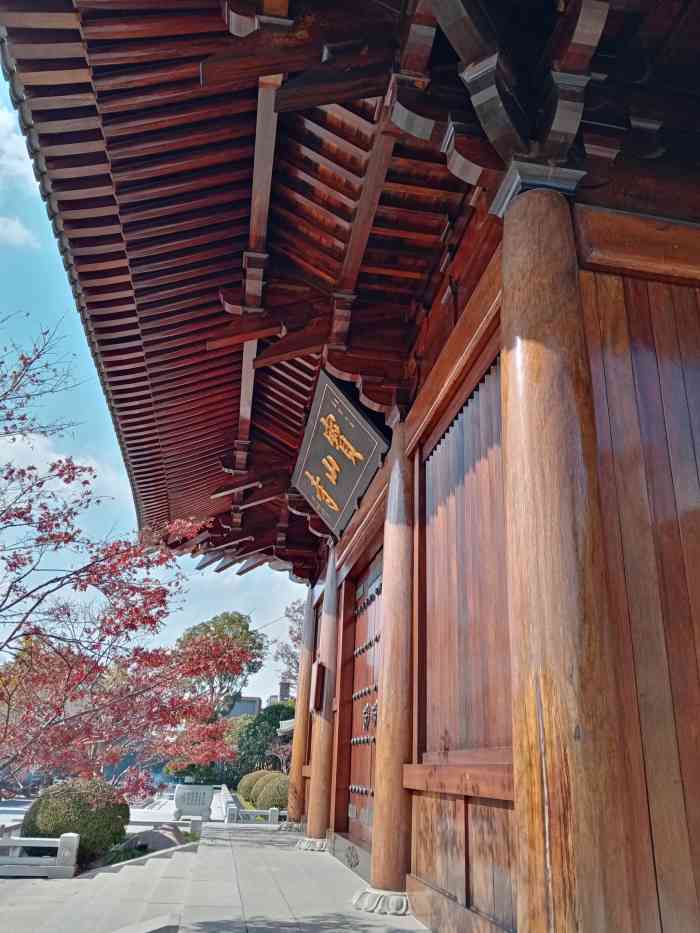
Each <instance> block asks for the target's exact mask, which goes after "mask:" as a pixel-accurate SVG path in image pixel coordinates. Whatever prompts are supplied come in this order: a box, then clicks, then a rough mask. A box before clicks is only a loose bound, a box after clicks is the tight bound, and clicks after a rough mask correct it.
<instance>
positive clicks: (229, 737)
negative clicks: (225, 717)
mask: <svg viewBox="0 0 700 933" xmlns="http://www.w3.org/2000/svg"><path fill="white" fill-rule="evenodd" d="M254 719H255V716H252V715H250V714H249V713H244V714H243V715H242V716H232V717H231V719H230V720H229V722H230V726H229V727H228V730H227V731H226V741H227V742H228V744H229V745H230V746H231V748H234V749H236V750H237V749H238V743H239V742H240V740H241V735H242V734H243V733H244V732H245V730H246V729H247V728H248V726H249V725H250V724H251V723H252V721H253V720H254Z"/></svg>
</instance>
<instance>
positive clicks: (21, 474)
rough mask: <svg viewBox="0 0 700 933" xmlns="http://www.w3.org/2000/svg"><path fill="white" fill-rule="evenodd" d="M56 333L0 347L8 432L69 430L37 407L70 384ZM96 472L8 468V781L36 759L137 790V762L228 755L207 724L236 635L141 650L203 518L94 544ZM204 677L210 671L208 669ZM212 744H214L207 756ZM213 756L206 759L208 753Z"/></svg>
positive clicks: (1, 598) (4, 743)
mask: <svg viewBox="0 0 700 933" xmlns="http://www.w3.org/2000/svg"><path fill="white" fill-rule="evenodd" d="M58 344H59V338H58V335H57V334H56V333H55V332H50V331H42V332H41V334H40V336H39V338H38V339H37V340H36V341H34V343H33V344H32V346H31V347H29V349H27V350H22V349H21V348H18V347H17V346H15V345H12V344H10V345H9V346H7V347H5V348H4V353H3V354H2V355H1V356H0V439H3V440H4V443H5V445H7V444H8V443H9V444H12V443H16V442H17V441H19V440H27V439H29V440H31V438H32V437H36V436H40V435H47V434H56V433H60V431H61V429H62V428H63V427H65V423H64V422H61V421H60V419H59V420H53V421H52V420H48V421H47V420H46V419H45V418H42V417H41V410H40V409H41V402H42V400H43V399H45V397H46V396H47V395H53V394H55V392H56V391H58V390H60V389H61V388H65V387H66V386H67V385H68V384H69V382H70V376H69V372H68V370H67V369H66V367H65V366H64V362H63V360H62V359H61V357H60V353H59V352H58ZM94 479H95V471H94V470H93V469H92V468H91V467H88V466H84V465H80V464H78V463H75V462H74V461H73V459H72V458H70V457H57V458H56V459H55V460H53V461H52V462H49V463H43V464H37V465H29V466H21V465H18V463H17V462H16V458H10V459H9V461H8V462H7V463H4V464H2V463H0V782H5V783H6V784H11V783H12V781H13V780H14V779H15V778H16V776H17V775H18V774H21V773H22V772H23V771H26V770H27V769H30V768H41V769H44V770H50V771H59V772H61V773H65V774H71V775H74V774H88V773H89V774H105V772H106V771H107V770H108V769H111V771H112V773H113V774H117V776H118V777H119V776H121V777H123V778H124V780H126V781H127V782H128V783H130V784H132V785H133V786H134V787H136V786H141V787H142V788H143V787H144V786H145V785H144V783H143V782H144V778H143V776H142V775H140V774H139V769H134V768H131V770H129V771H128V773H127V772H125V773H124V775H120V774H119V769H118V768H117V769H116V771H115V766H116V765H118V763H119V762H121V761H125V760H133V759H134V758H135V759H137V760H138V761H139V763H140V764H143V763H144V762H148V761H150V760H153V759H154V758H155V757H157V756H158V755H161V756H163V755H166V754H167V750H168V749H174V750H175V751H174V754H175V755H176V756H177V759H178V760H181V759H182V756H183V754H184V750H185V749H186V748H188V749H189V750H190V752H189V753H191V754H192V755H193V756H194V755H196V756H198V758H199V759H201V758H202V757H206V756H207V755H214V754H216V756H218V757H224V754H225V749H224V745H223V743H222V742H219V743H218V744H217V742H216V741H214V739H215V733H216V730H214V729H211V728H208V727H209V726H210V725H212V723H213V720H214V719H215V716H216V707H217V702H219V698H217V697H216V696H214V695H213V693H212V687H211V684H212V682H216V674H218V673H220V672H221V671H222V670H223V669H224V667H226V668H227V669H228V670H231V671H233V672H234V673H235V672H238V671H240V669H241V668H242V666H243V665H244V664H245V662H246V661H247V655H246V653H245V651H243V649H242V648H241V647H240V645H238V644H236V643H233V642H232V641H231V640H229V641H228V642H226V641H225V640H222V639H219V640H217V639H215V638H203V639H192V640H191V641H190V642H189V643H188V644H187V645H186V646H181V647H178V648H177V649H170V650H165V649H158V650H155V651H153V650H151V651H148V650H145V649H144V648H143V647H142V646H141V644H140V642H142V640H143V636H144V635H153V634H155V633H156V632H158V630H159V629H160V627H161V626H162V624H163V623H164V621H165V619H166V618H167V616H168V612H169V610H170V607H171V605H172V601H173V598H174V597H175V596H176V595H177V594H178V593H179V592H180V591H181V588H182V578H181V576H180V575H179V574H178V573H177V571H176V567H175V563H174V556H173V553H172V550H170V548H169V547H167V546H166V543H172V542H173V541H175V542H177V541H181V540H184V539H187V538H189V537H191V536H192V535H193V534H195V533H196V532H197V531H198V530H199V529H200V527H201V526H199V525H198V524H197V523H193V522H182V521H180V522H175V523H172V524H171V525H170V526H168V527H167V528H162V529H151V533H150V534H149V536H148V538H147V539H143V538H140V539H128V538H120V539H116V540H114V539H109V538H104V539H97V538H95V537H94V536H91V535H89V534H88V533H86V531H85V529H84V523H85V517H86V514H87V512H88V510H90V509H91V508H92V506H93V505H94V504H95V503H96V501H97V498H98V497H97V496H96V493H95V490H94ZM207 674H209V675H211V676H209V677H207ZM205 749H206V751H205ZM209 760H211V759H209Z"/></svg>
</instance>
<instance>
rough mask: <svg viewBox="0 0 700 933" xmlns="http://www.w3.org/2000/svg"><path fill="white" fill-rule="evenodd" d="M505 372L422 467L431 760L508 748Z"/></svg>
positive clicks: (494, 371) (474, 398)
mask: <svg viewBox="0 0 700 933" xmlns="http://www.w3.org/2000/svg"><path fill="white" fill-rule="evenodd" d="M500 448H501V418H500V367H499V365H498V363H496V365H494V366H493V367H492V368H491V370H490V371H489V372H488V373H487V375H486V376H485V378H484V379H483V381H482V382H481V384H480V385H478V386H477V387H476V388H475V389H474V391H473V392H472V394H471V396H470V397H469V398H468V400H467V401H466V404H464V406H463V408H462V409H461V411H460V412H459V413H458V414H457V416H456V417H455V418H454V420H453V421H452V423H451V424H450V425H449V426H448V428H447V430H446V432H445V433H444V435H443V437H442V439H441V440H440V441H439V442H438V443H437V445H436V446H435V448H434V450H433V451H432V453H431V454H430V456H429V458H428V460H427V461H426V464H425V474H426V478H425V489H426V493H425V494H426V532H425V534H426V578H425V594H426V595H425V599H426V616H425V618H426V622H425V638H426V695H427V707H426V711H425V717H426V745H425V749H426V754H428V755H430V756H431V757H432V756H440V759H441V760H443V761H444V762H447V760H448V756H449V755H450V754H451V753H453V752H455V751H458V750H462V749H471V748H487V747H493V748H499V747H504V746H506V747H507V746H509V745H510V744H511V710H510V673H509V672H510V661H509V653H510V647H509V637H508V616H507V608H506V589H505V577H504V575H503V574H502V573H498V572H497V570H496V568H497V567H498V566H499V564H500V565H502V564H503V562H504V560H505V525H504V518H503V477H502V466H501V453H500Z"/></svg>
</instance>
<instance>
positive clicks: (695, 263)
mask: <svg viewBox="0 0 700 933" xmlns="http://www.w3.org/2000/svg"><path fill="white" fill-rule="evenodd" d="M574 218H575V225H576V239H577V244H578V251H579V256H580V259H581V265H582V266H583V268H585V269H591V270H593V271H596V272H612V273H618V274H623V273H627V274H630V275H638V276H644V277H645V278H650V279H655V280H661V281H665V282H679V283H686V284H690V285H697V283H699V282H700V226H698V225H695V224H683V223H678V222H675V221H673V220H664V219H662V218H658V217H644V216H643V215H640V214H625V213H623V212H621V211H606V210H602V209H600V208H595V207H588V206H587V205H584V204H577V205H576V207H575V209H574Z"/></svg>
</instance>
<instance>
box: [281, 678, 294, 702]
mask: <svg viewBox="0 0 700 933" xmlns="http://www.w3.org/2000/svg"><path fill="white" fill-rule="evenodd" d="M291 698H292V685H291V684H290V682H289V681H288V680H280V703H283V702H285V701H287V700H291Z"/></svg>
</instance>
